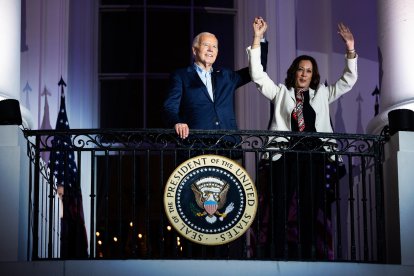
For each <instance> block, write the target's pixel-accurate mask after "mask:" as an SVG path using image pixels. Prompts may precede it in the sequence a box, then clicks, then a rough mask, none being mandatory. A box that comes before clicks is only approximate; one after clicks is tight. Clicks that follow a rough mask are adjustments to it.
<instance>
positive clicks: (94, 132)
mask: <svg viewBox="0 0 414 276" xmlns="http://www.w3.org/2000/svg"><path fill="white" fill-rule="evenodd" d="M24 134H25V137H26V138H27V142H28V143H27V145H28V157H29V159H30V183H29V188H30V202H29V214H30V218H29V225H30V226H29V227H30V229H29V230H30V231H29V233H30V234H29V239H28V240H29V244H28V247H29V250H28V251H29V252H31V255H30V256H28V259H30V260H36V259H79V258H88V259H260V260H321V261H351V262H374V263H383V262H385V244H386V242H385V234H384V231H385V230H384V229H385V225H384V223H385V222H384V201H383V197H384V196H383V187H382V152H383V150H382V149H383V144H384V138H383V137H382V136H375V135H352V134H328V133H295V132H271V131H197V130H195V131H192V133H191V135H190V137H189V138H188V139H185V140H182V139H179V138H178V137H177V135H176V134H175V133H174V132H173V131H172V130H165V129H145V130H106V129H82V130H69V131H52V130H51V131H45V130H36V131H33V130H25V131H24ZM58 140H60V141H61V143H59V144H58V143H57V142H56V141H58ZM207 153H208V154H217V155H222V156H226V157H228V158H232V159H234V161H235V162H237V163H238V164H240V165H241V166H243V167H244V168H245V170H246V171H247V172H248V173H249V175H250V176H251V178H252V179H253V181H254V183H255V185H256V191H257V194H258V199H259V203H258V208H257V213H256V218H255V220H254V222H253V223H252V225H251V227H250V228H249V230H247V231H246V232H245V233H244V234H243V236H242V237H240V238H239V239H237V240H234V241H232V242H230V243H227V244H224V245H214V246H211V245H200V244H197V243H193V242H191V241H189V240H187V239H185V238H183V237H182V236H181V235H180V234H179V233H178V232H176V231H175V230H174V228H171V225H170V222H169V220H168V219H167V217H166V215H165V211H164V207H163V193H164V188H165V185H166V183H167V180H168V178H169V177H170V175H171V173H172V172H173V171H174V170H175V168H176V167H177V166H179V165H180V164H181V163H182V162H185V160H187V159H188V158H190V157H193V156H197V155H200V154H207ZM48 160H50V161H51V162H48ZM85 230H86V231H85ZM85 234H86V237H85Z"/></svg>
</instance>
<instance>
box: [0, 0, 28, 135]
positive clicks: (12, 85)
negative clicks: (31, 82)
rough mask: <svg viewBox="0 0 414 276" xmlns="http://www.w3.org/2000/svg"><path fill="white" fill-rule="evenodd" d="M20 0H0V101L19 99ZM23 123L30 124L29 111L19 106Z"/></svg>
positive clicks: (26, 125)
mask: <svg viewBox="0 0 414 276" xmlns="http://www.w3.org/2000/svg"><path fill="white" fill-rule="evenodd" d="M20 14H21V1H20V0H0V18H1V24H0V41H1V43H0V61H1V62H0V101H1V100H4V99H16V100H19V101H20V21H21V18H20ZM20 110H21V113H22V117H23V118H22V119H23V125H24V126H25V127H27V128H30V127H31V126H32V117H31V114H30V112H29V111H28V110H27V109H26V108H24V107H22V106H20Z"/></svg>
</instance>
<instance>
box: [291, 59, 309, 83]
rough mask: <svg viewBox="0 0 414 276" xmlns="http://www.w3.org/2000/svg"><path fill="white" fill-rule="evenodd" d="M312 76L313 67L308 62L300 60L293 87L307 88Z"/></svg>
mask: <svg viewBox="0 0 414 276" xmlns="http://www.w3.org/2000/svg"><path fill="white" fill-rule="evenodd" d="M312 75H313V66H312V62H311V61H310V60H301V61H300V62H299V66H298V70H296V74H295V87H296V88H308V87H309V86H310V83H311V80H312Z"/></svg>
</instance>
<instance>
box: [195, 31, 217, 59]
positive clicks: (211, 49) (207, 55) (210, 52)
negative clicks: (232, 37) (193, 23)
mask: <svg viewBox="0 0 414 276" xmlns="http://www.w3.org/2000/svg"><path fill="white" fill-rule="evenodd" d="M193 54H194V59H195V62H196V63H201V64H203V65H204V67H207V66H212V65H213V63H214V62H215V61H216V58H217V54H218V41H217V38H216V37H215V36H214V35H202V36H201V37H200V43H199V44H198V45H196V46H195V47H193Z"/></svg>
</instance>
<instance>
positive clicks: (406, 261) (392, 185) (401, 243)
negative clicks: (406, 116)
mask: <svg viewBox="0 0 414 276" xmlns="http://www.w3.org/2000/svg"><path fill="white" fill-rule="evenodd" d="M413 140H414V133H413V132H406V131H400V132H398V133H397V134H395V135H393V136H392V137H391V139H390V141H389V142H388V143H387V144H386V145H385V161H384V167H385V168H387V169H386V170H384V190H385V191H384V192H385V197H384V198H385V209H384V210H385V225H386V241H387V254H386V256H387V262H388V263H393V264H396V263H401V264H402V265H407V266H413V265H414V236H413V234H412V229H413V228H414V218H413V211H414V201H413V196H414V186H413V178H414V171H413V168H412V164H413V163H414V143H413V142H412V141H413Z"/></svg>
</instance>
